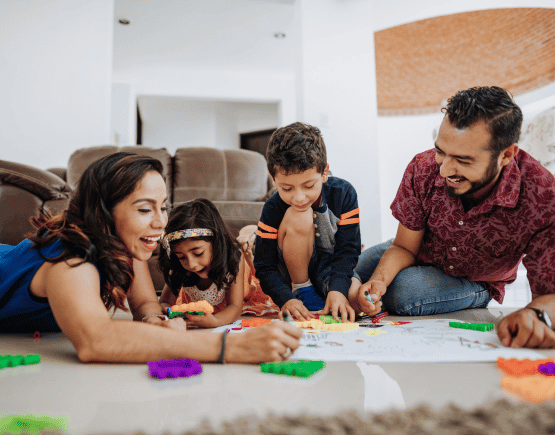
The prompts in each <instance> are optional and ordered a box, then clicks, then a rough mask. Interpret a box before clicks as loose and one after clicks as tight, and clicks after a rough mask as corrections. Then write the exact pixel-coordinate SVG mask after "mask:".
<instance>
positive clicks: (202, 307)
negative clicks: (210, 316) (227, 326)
mask: <svg viewBox="0 0 555 435" xmlns="http://www.w3.org/2000/svg"><path fill="white" fill-rule="evenodd" d="M171 309H172V311H179V312H180V313H184V312H185V311H198V312H200V311H203V312H204V313H213V312H214V307H213V306H212V305H211V304H210V302H208V301H197V302H190V303H188V304H181V305H174V306H172V308H171Z"/></svg>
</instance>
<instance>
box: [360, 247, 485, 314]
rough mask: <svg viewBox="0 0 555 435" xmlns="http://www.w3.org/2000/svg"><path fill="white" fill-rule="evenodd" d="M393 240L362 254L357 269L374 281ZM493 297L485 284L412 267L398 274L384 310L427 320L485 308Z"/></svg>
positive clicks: (429, 269)
mask: <svg viewBox="0 0 555 435" xmlns="http://www.w3.org/2000/svg"><path fill="white" fill-rule="evenodd" d="M392 243H393V239H391V240H388V241H387V242H384V243H381V244H379V245H376V246H373V247H371V248H369V249H366V250H364V251H362V253H361V255H360V257H359V259H358V264H357V267H356V269H355V272H356V274H358V276H359V277H360V279H361V281H362V283H365V282H366V281H368V280H369V279H370V277H371V276H372V273H374V270H375V269H376V266H377V265H378V262H379V261H380V258H381V257H382V255H383V253H384V252H385V251H386V249H387V248H388V247H389V246H390V245H391V244H392ZM490 300H491V296H490V294H489V291H488V290H486V289H485V288H484V287H483V286H482V285H481V284H479V283H477V282H472V281H469V280H467V279H465V278H455V277H452V276H448V275H446V274H445V273H444V272H443V271H442V270H441V269H439V268H437V267H435V266H411V267H407V268H406V269H404V270H402V271H401V272H399V273H398V274H397V276H396V277H395V279H394V280H393V281H392V282H391V284H390V285H389V286H388V287H387V291H386V293H385V294H384V295H383V296H382V302H383V309H384V310H387V311H388V312H389V313H390V314H398V315H401V316H427V315H430V314H440V313H449V312H451V311H457V310H464V309H467V308H485V307H486V306H487V305H488V303H489V301H490Z"/></svg>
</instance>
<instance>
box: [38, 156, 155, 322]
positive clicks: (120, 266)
mask: <svg viewBox="0 0 555 435" xmlns="http://www.w3.org/2000/svg"><path fill="white" fill-rule="evenodd" d="M149 171H156V172H158V173H159V174H160V175H162V171H163V168H162V163H160V161H159V160H156V159H154V158H151V157H146V156H138V155H136V154H130V153H115V154H111V155H109V156H106V157H104V158H102V159H100V160H97V161H96V162H94V163H93V164H92V165H91V166H89V167H88V168H87V169H86V170H85V172H84V173H83V175H82V176H81V178H80V179H79V183H78V185H77V189H76V190H75V192H74V193H73V196H72V199H71V201H70V203H69V207H68V209H67V210H65V211H64V212H63V213H61V214H59V215H56V216H50V215H49V214H48V213H44V212H41V213H40V215H39V217H38V218H32V219H31V223H32V224H33V225H34V226H35V228H36V229H37V231H36V233H35V234H34V235H32V236H31V237H29V239H30V240H31V241H33V242H34V248H35V249H37V250H39V253H40V248H42V247H44V246H48V245H50V244H51V243H53V242H55V241H56V240H60V241H61V245H62V253H61V254H60V255H59V256H57V257H55V258H52V259H48V258H45V257H43V259H44V260H45V261H49V262H51V263H58V262H61V261H66V260H68V259H71V258H80V259H81V261H80V262H76V263H74V264H73V265H72V266H79V265H80V264H83V263H86V262H90V263H93V264H94V265H96V267H97V268H98V270H99V272H100V297H101V299H102V301H103V302H104V305H105V306H106V308H107V309H110V308H112V307H114V308H115V309H118V308H119V309H123V310H125V311H126V308H125V306H124V305H123V303H124V301H125V298H126V294H127V291H128V290H129V287H130V286H131V283H132V281H133V276H134V275H133V257H132V255H131V252H130V251H129V249H127V247H126V246H125V244H124V243H123V242H122V240H121V239H120V238H119V237H118V236H117V235H116V227H115V222H114V218H113V211H114V207H115V206H116V205H117V204H119V203H120V202H121V201H123V200H124V199H125V198H126V197H127V196H129V195H130V194H131V193H132V192H133V191H134V190H135V188H136V187H137V184H138V183H139V182H140V181H141V179H142V178H143V177H144V175H145V174H146V173H147V172H149ZM41 256H42V255H41ZM76 285H77V286H78V284H76Z"/></svg>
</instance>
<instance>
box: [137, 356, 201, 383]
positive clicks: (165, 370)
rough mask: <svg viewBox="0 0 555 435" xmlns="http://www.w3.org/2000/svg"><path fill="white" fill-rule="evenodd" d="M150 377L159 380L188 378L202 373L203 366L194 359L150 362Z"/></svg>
mask: <svg viewBox="0 0 555 435" xmlns="http://www.w3.org/2000/svg"><path fill="white" fill-rule="evenodd" d="M148 372H149V373H150V376H152V377H153V378H158V379H166V378H188V377H189V376H193V375H199V374H201V373H202V366H201V365H200V363H199V362H198V361H196V360H194V359H187V358H185V359H170V360H159V361H150V362H149V363H148Z"/></svg>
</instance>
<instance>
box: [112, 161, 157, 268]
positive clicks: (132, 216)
mask: <svg viewBox="0 0 555 435" xmlns="http://www.w3.org/2000/svg"><path fill="white" fill-rule="evenodd" d="M166 195H167V193H166V183H164V179H163V178H162V176H161V175H160V174H159V173H158V172H156V171H149V172H147V173H146V174H145V175H144V177H143V178H142V179H141V180H140V181H139V182H138V183H137V186H136V187H135V190H134V191H133V192H132V193H131V194H130V195H129V196H127V197H125V198H124V199H123V200H122V201H121V202H119V203H118V204H116V206H115V207H114V211H113V218H114V222H115V226H116V234H117V235H118V237H119V238H120V239H121V240H122V241H123V243H124V244H125V246H127V249H129V251H131V255H133V257H134V258H136V259H137V260H148V259H149V258H150V257H151V256H152V252H153V251H154V250H155V249H156V246H157V245H158V239H159V238H160V236H161V235H162V233H163V230H164V228H165V227H166V224H167V223H168V214H167V211H166V199H167V197H166Z"/></svg>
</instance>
